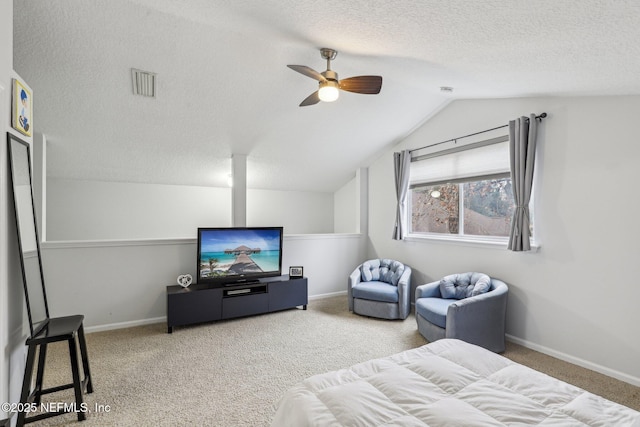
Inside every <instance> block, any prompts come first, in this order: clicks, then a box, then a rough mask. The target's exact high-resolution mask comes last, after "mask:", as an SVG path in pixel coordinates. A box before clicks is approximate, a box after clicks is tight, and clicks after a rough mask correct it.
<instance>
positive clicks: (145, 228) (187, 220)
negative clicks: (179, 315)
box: [46, 177, 231, 241]
mask: <svg viewBox="0 0 640 427" xmlns="http://www.w3.org/2000/svg"><path fill="white" fill-rule="evenodd" d="M46 199H47V200H46V204H47V220H46V222H47V240H48V241H56V240H108V239H141V238H182V237H195V235H196V229H197V228H198V226H201V227H228V226H230V225H231V209H230V203H231V190H230V189H229V188H214V187H190V186H183V185H157V184H136V183H120V182H102V181H80V180H69V179H59V178H51V177H49V178H48V179H47V193H46Z"/></svg>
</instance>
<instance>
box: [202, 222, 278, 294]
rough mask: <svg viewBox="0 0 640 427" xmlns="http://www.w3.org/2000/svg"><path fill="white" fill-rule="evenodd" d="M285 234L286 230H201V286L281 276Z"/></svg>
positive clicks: (263, 228) (271, 228)
mask: <svg viewBox="0 0 640 427" xmlns="http://www.w3.org/2000/svg"><path fill="white" fill-rule="evenodd" d="M282 234H283V228H282V227H252V228H236V227H234V228H199V229H198V277H199V282H220V283H227V282H230V283H233V282H235V281H239V280H244V279H258V278H260V277H269V276H279V275H281V270H282Z"/></svg>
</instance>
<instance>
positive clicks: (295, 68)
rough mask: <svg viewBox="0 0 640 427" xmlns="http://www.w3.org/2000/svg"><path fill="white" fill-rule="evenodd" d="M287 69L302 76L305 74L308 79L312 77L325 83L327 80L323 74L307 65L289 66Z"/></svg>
mask: <svg viewBox="0 0 640 427" xmlns="http://www.w3.org/2000/svg"><path fill="white" fill-rule="evenodd" d="M287 67H289V68H291V69H292V70H293V71H297V72H299V73H300V74H304V75H305V76H307V77H311V78H312V79H315V80H317V81H319V82H324V81H326V80H327V79H325V78H324V76H323V75H322V74H320V73H319V72H317V71H316V70H314V69H313V68H309V67H307V66H306V65H287Z"/></svg>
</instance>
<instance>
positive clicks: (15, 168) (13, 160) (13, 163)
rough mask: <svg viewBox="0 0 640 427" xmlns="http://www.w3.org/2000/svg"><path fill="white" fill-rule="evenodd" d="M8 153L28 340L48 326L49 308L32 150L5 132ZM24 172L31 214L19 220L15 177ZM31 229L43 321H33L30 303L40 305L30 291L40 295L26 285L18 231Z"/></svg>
mask: <svg viewBox="0 0 640 427" xmlns="http://www.w3.org/2000/svg"><path fill="white" fill-rule="evenodd" d="M14 144H15V145H14ZM7 149H8V159H9V182H10V184H11V189H12V195H13V208H14V212H15V220H16V231H17V233H18V248H19V251H20V268H21V270H22V281H23V286H24V295H25V302H26V304H27V314H28V316H29V327H30V330H31V337H35V336H36V335H38V334H39V333H40V332H41V331H42V330H43V329H44V328H45V327H46V326H47V324H48V322H49V305H48V303H47V292H46V289H45V285H44V272H43V269H42V256H41V252H40V238H39V234H38V225H37V223H36V210H35V205H34V199H33V183H32V178H31V150H30V146H29V144H28V143H27V142H25V141H23V140H21V139H20V138H18V137H17V136H15V135H13V134H12V133H10V132H7ZM18 149H19V150H22V149H24V150H25V153H26V164H21V165H18V164H17V162H18V161H23V160H22V159H21V158H20V155H19V154H22V153H17V150H18ZM25 168H26V169H27V171H28V176H29V193H30V196H31V198H30V201H31V213H30V214H29V213H27V212H23V215H22V217H21V215H20V212H19V210H20V209H19V208H18V202H17V201H18V197H19V196H18V186H19V185H20V180H19V178H20V177H19V176H18V174H19V173H20V171H21V170H24V169H25ZM31 218H32V219H33V224H28V223H26V222H31V221H30V219H31ZM25 219H26V222H25ZM31 225H32V226H33V232H34V236H35V248H36V252H35V255H37V260H38V272H37V274H38V275H39V278H40V283H41V285H42V286H41V287H42V289H41V291H42V301H43V303H44V313H43V314H44V316H45V318H44V319H42V318H34V317H35V315H36V313H34V311H35V310H34V308H35V307H32V303H33V304H34V305H35V304H36V303H38V302H39V299H38V301H36V296H35V295H31V296H32V298H30V289H31V288H33V287H34V286H36V288H35V289H34V290H33V292H40V289H38V288H37V285H38V284H37V283H32V284H31V286H30V284H29V280H28V277H27V268H26V267H27V266H26V262H27V259H26V258H27V257H26V256H25V254H26V251H25V249H24V248H25V239H26V236H23V235H22V233H21V231H20V230H21V229H22V230H26V228H25V227H29V226H31ZM31 277H33V276H31ZM38 297H39V295H38ZM38 308H41V307H38ZM40 311H42V310H40Z"/></svg>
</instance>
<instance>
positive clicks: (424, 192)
mask: <svg viewBox="0 0 640 427" xmlns="http://www.w3.org/2000/svg"><path fill="white" fill-rule="evenodd" d="M419 151H420V150H418V153H417V154H416V153H415V152H414V153H413V157H412V159H411V168H410V178H409V183H410V190H409V208H410V209H407V211H408V214H409V215H410V218H409V224H410V225H409V227H410V231H409V233H410V234H412V235H414V236H416V235H423V236H427V235H432V236H433V235H439V236H448V237H451V238H454V239H455V238H459V237H465V238H472V239H474V240H488V241H495V240H499V241H506V240H507V239H508V237H509V233H510V231H511V219H512V217H513V212H514V210H515V203H514V200H513V191H512V186H511V176H510V172H509V145H508V137H507V136H505V135H501V136H498V137H496V138H492V139H487V140H484V141H478V142H474V143H471V144H466V145H464V146H461V147H460V146H456V147H453V148H449V149H445V150H441V151H439V152H431V153H423V154H420V153H419Z"/></svg>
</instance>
